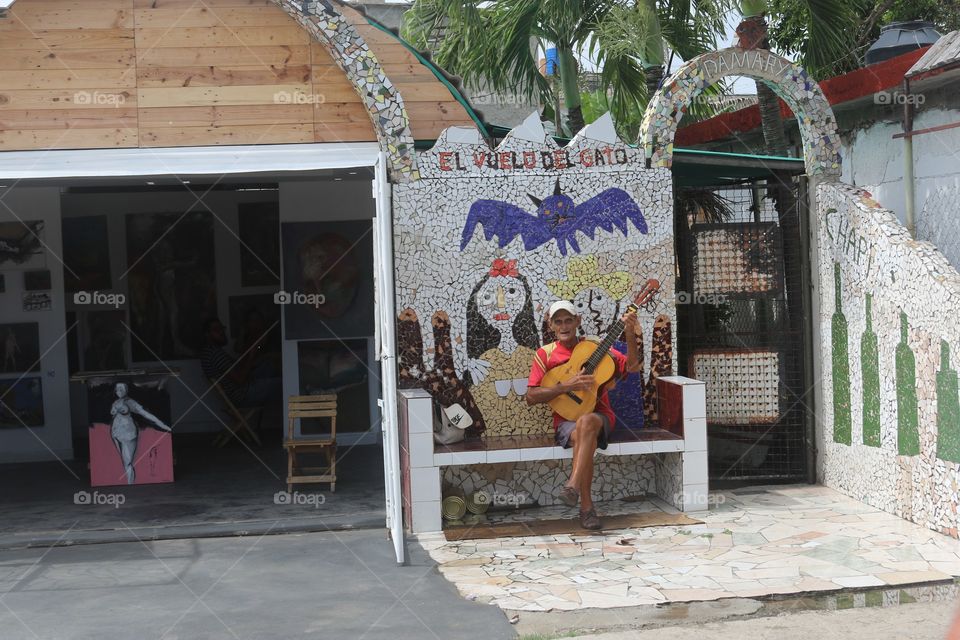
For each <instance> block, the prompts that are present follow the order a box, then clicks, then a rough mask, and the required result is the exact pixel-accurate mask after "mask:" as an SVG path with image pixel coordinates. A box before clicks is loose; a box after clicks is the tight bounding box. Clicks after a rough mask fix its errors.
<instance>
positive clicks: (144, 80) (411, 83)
mask: <svg viewBox="0 0 960 640" xmlns="http://www.w3.org/2000/svg"><path fill="white" fill-rule="evenodd" d="M342 10H343V11H344V13H345V14H346V15H347V17H348V18H349V19H350V20H351V22H353V23H354V24H355V25H356V26H357V28H358V30H359V31H360V33H361V35H362V36H363V37H364V38H366V39H367V41H368V44H369V46H370V47H371V49H373V51H374V53H375V54H376V55H377V57H378V58H379V59H380V61H381V63H382V64H383V66H384V69H385V71H386V73H387V75H388V77H390V79H391V80H392V81H393V82H394V83H395V84H396V86H397V87H398V89H399V90H400V92H401V95H402V96H403V99H404V102H405V104H406V106H407V109H408V112H409V114H410V118H411V120H412V123H411V128H412V130H413V134H414V138H416V139H427V140H432V139H435V138H436V137H437V135H438V134H439V133H440V131H442V130H443V129H444V128H446V127H448V126H451V125H454V124H470V123H471V120H470V118H469V116H468V115H467V113H466V111H465V110H464V108H463V107H462V106H461V105H460V104H459V103H458V102H456V100H455V99H454V98H453V96H452V95H451V94H450V92H449V91H448V90H447V88H446V87H445V86H443V85H442V84H441V83H440V82H439V81H438V80H437V79H436V78H435V77H434V76H433V74H432V73H431V72H430V70H429V69H427V68H426V67H425V66H423V65H421V64H420V63H419V61H417V59H416V58H415V57H414V56H413V54H411V53H410V52H409V51H407V50H406V49H405V48H404V47H403V46H402V45H401V44H400V43H399V42H398V41H397V40H396V39H394V38H393V37H392V36H390V35H388V34H385V33H383V32H381V31H379V30H378V29H375V28H374V27H371V26H370V25H369V24H367V23H366V21H365V20H364V19H363V17H362V16H361V15H360V14H359V13H357V12H356V11H354V10H352V9H349V8H343V9H342ZM375 140H376V136H375V134H374V131H373V126H372V124H371V122H370V118H369V116H368V115H367V112H366V109H365V107H364V106H363V103H362V102H361V100H360V97H359V96H358V95H357V93H356V91H355V90H354V88H353V86H352V85H351V83H350V82H349V80H347V78H346V76H345V74H344V73H343V72H342V71H341V70H340V69H339V67H337V66H336V65H335V64H334V62H333V60H332V59H331V57H330V55H329V54H328V53H327V51H326V50H325V49H324V48H323V46H321V45H320V44H318V43H316V42H315V41H313V40H312V39H311V37H310V35H309V34H308V33H307V31H306V30H304V29H303V28H302V27H301V26H300V25H299V24H297V22H296V21H295V20H293V19H292V18H291V17H290V16H288V15H287V14H286V13H285V12H284V11H283V10H282V9H281V8H279V7H278V6H276V5H275V4H273V3H272V2H271V1H270V0H204V1H203V3H198V2H196V0H97V1H96V2H90V0H18V2H17V3H16V4H15V5H14V6H13V8H12V9H11V11H10V15H9V16H8V17H7V18H6V19H5V20H0V150H7V151H10V150H31V149H94V148H110V147H183V146H205V145H223V144H282V143H304V142H356V141H375Z"/></svg>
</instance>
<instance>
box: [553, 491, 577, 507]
mask: <svg viewBox="0 0 960 640" xmlns="http://www.w3.org/2000/svg"><path fill="white" fill-rule="evenodd" d="M558 497H559V498H560V502H562V503H563V504H565V505H567V506H568V507H575V506H577V503H578V502H580V492H579V491H577V490H576V489H574V488H573V487H564V488H563V489H561V490H560V495H559V496H558Z"/></svg>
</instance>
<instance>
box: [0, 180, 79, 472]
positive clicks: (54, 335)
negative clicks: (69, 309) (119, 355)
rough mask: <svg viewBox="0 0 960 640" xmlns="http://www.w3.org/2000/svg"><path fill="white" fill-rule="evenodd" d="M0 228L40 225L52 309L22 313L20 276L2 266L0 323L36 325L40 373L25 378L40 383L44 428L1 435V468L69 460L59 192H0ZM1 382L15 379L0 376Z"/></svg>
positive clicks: (19, 272) (19, 189)
mask: <svg viewBox="0 0 960 640" xmlns="http://www.w3.org/2000/svg"><path fill="white" fill-rule="evenodd" d="M0 195H3V201H2V206H0V222H17V221H18V220H43V221H44V222H45V223H46V226H45V228H44V233H43V236H42V239H43V242H44V243H45V244H46V245H47V251H46V267H45V268H47V269H49V270H50V276H51V281H52V282H51V284H52V286H53V289H52V290H51V293H52V297H53V308H52V309H51V310H49V311H24V310H23V302H22V298H21V294H22V293H23V275H22V273H23V270H22V269H19V270H18V269H15V268H13V267H11V266H10V265H5V267H4V268H3V269H2V273H3V274H4V276H5V281H6V291H5V292H4V293H0V300H2V304H0V323H10V322H36V323H38V324H39V325H40V326H39V332H40V354H41V361H40V371H39V372H38V373H30V374H27V375H28V376H40V377H41V378H42V380H43V382H42V384H43V414H44V420H45V422H44V426H42V427H32V428H14V429H0V462H28V461H35V460H54V459H57V458H59V459H69V458H72V457H73V445H72V442H71V435H70V411H69V403H68V402H67V398H68V394H69V391H68V382H67V341H66V337H65V332H66V323H65V316H64V294H63V268H62V265H61V263H60V256H61V254H62V244H63V243H62V241H61V234H60V190H59V189H58V188H57V187H11V188H9V189H5V190H2V191H0ZM2 377H3V378H4V379H14V380H16V379H17V378H19V377H20V376H19V375H3V376H2Z"/></svg>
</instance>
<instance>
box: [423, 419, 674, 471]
mask: <svg viewBox="0 0 960 640" xmlns="http://www.w3.org/2000/svg"><path fill="white" fill-rule="evenodd" d="M683 444H684V441H683V438H682V437H681V436H679V435H677V434H675V433H672V432H670V431H667V430H666V429H660V428H659V427H649V428H645V429H624V428H616V429H614V430H613V433H612V434H610V442H609V443H608V444H607V448H606V449H598V450H597V454H598V455H602V456H629V455H641V454H646V453H674V452H678V451H683ZM572 457H573V449H563V448H562V447H558V446H556V445H555V444H554V441H553V435H552V434H542V435H529V436H493V437H484V438H479V439H473V440H465V441H463V442H457V443H454V444H448V445H443V444H435V445H434V447H433V462H434V464H435V465H436V466H438V467H446V466H451V465H462V464H492V463H498V462H525V461H528V460H560V459H562V458H572Z"/></svg>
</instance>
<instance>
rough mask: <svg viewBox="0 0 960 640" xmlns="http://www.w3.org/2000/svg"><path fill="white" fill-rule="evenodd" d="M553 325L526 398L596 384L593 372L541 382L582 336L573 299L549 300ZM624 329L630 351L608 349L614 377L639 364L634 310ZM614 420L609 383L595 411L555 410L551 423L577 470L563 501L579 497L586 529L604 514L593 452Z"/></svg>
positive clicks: (535, 400) (537, 400) (531, 400)
mask: <svg viewBox="0 0 960 640" xmlns="http://www.w3.org/2000/svg"><path fill="white" fill-rule="evenodd" d="M549 318H550V328H551V329H552V330H553V333H554V334H555V335H556V336H557V341H556V342H552V343H550V344H547V345H544V346H542V347H540V348H539V349H537V354H536V355H535V356H534V358H533V365H532V366H531V368H530V379H529V381H528V383H527V384H528V390H527V403H528V404H531V405H533V404H541V403H544V402H550V401H551V400H553V399H554V398H556V397H557V396H559V395H561V394H564V393H567V392H570V391H583V390H587V389H591V388H593V385H594V384H596V383H595V382H594V378H593V376H592V375H588V374H579V375H575V376H573V377H572V378H570V379H569V380H565V381H563V382H562V383H560V384H557V385H555V386H553V387H544V388H541V387H540V382H541V381H542V380H543V376H544V374H545V373H546V372H547V371H548V370H550V369H552V368H554V367H557V366H560V365H562V364H564V363H566V362H567V361H568V360H569V359H570V356H571V354H572V352H573V349H574V347H576V346H577V344H579V343H580V341H581V340H582V339H583V338H579V337H578V336H577V329H579V328H580V316H579V315H577V312H576V310H575V308H574V306H573V304H572V303H570V302H567V301H566V300H559V301H557V302H554V303H553V304H552V305H550V314H549ZM623 324H624V331H625V332H626V338H627V355H626V356H624V355H623V354H622V353H620V352H619V351H617V350H615V349H611V350H610V356H611V357H612V358H613V361H614V363H615V364H616V373H615V374H614V379H618V378H622V377H624V376H626V375H627V374H628V373H631V372H633V371H636V370H638V369H639V367H640V357H639V354H638V352H637V341H636V334H637V316H636V314H635V313H626V314H624V316H623ZM615 422H616V419H615V417H614V415H613V409H611V408H610V400H609V398H608V397H607V390H606V389H605V388H603V389H601V390H600V395H599V397H598V398H597V405H596V407H595V409H594V412H593V413H588V414H586V415H584V416H582V417H581V418H580V419H579V420H577V421H576V422H572V421H570V420H565V419H564V418H563V416H560V415H559V414H557V413H556V412H554V414H553V428H554V431H555V438H556V442H557V444H558V445H559V446H561V447H563V448H564V449H569V448H570V447H571V446H572V447H573V472H572V473H571V474H570V479H569V480H568V481H567V483H566V485H564V487H563V489H562V490H561V492H560V500H561V501H562V502H563V503H564V504H566V505H567V506H569V507H573V506H576V504H577V502H578V501H579V502H580V526H582V527H583V528H584V529H600V528H601V526H602V525H601V523H600V518H599V517H598V516H597V512H596V510H595V509H594V508H593V498H592V497H591V496H590V488H591V486H592V484H593V455H594V453H595V452H596V450H597V447H598V446H599V447H600V448H601V449H606V448H607V439H608V438H609V436H610V432H611V431H613V426H614V424H615Z"/></svg>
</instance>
